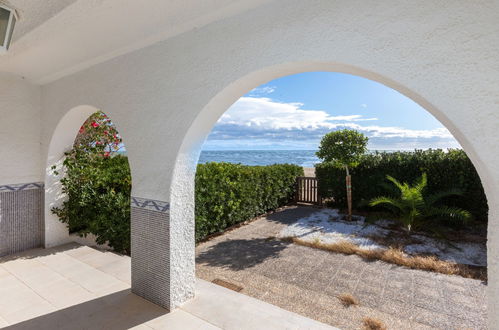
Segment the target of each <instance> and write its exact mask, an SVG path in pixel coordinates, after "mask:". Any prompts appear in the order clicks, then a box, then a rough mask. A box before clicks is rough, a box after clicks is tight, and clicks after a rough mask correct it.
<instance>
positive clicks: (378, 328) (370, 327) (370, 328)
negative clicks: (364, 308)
mask: <svg viewBox="0 0 499 330" xmlns="http://www.w3.org/2000/svg"><path fill="white" fill-rule="evenodd" d="M362 324H363V325H364V329H366V330H386V329H387V328H386V325H385V324H384V323H383V322H381V321H380V320H378V319H375V318H372V317H364V319H363V320H362Z"/></svg>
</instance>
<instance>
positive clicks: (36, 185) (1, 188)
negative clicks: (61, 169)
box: [0, 182, 44, 192]
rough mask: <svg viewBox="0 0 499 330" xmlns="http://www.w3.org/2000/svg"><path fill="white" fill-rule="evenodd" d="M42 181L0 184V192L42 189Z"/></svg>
mask: <svg viewBox="0 0 499 330" xmlns="http://www.w3.org/2000/svg"><path fill="white" fill-rule="evenodd" d="M43 186H44V184H43V182H32V183H17V184H9V185H0V192H5V191H22V190H30V189H43Z"/></svg>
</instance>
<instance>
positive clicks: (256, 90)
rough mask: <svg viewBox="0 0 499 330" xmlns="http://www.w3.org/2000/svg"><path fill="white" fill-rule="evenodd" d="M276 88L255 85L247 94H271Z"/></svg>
mask: <svg viewBox="0 0 499 330" xmlns="http://www.w3.org/2000/svg"><path fill="white" fill-rule="evenodd" d="M275 90H276V87H275V86H265V87H257V88H254V89H252V90H251V91H250V92H249V94H250V95H252V96H259V95H265V94H272V93H273V92H274V91H275Z"/></svg>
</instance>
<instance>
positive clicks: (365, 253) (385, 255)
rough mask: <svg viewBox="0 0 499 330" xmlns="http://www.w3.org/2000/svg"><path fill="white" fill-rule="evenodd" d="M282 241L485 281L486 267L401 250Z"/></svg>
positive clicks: (345, 242) (290, 240) (295, 239)
mask: <svg viewBox="0 0 499 330" xmlns="http://www.w3.org/2000/svg"><path fill="white" fill-rule="evenodd" d="M282 240H284V241H286V242H290V243H295V244H298V245H303V246H308V247H313V248H317V249H321V250H326V251H330V252H336V253H342V254H347V255H350V254H355V255H358V256H360V257H362V258H364V259H366V260H382V261H384V262H387V263H390V264H395V265H399V266H404V267H408V268H412V269H420V270H426V271H432V272H436V273H441V274H446V275H459V276H462V277H466V278H473V279H478V280H482V281H487V269H486V267H472V266H469V265H462V264H456V263H453V262H449V261H444V260H440V259H438V258H436V257H434V256H409V255H406V254H405V253H404V252H403V251H402V249H401V248H393V247H389V248H387V249H385V250H381V249H376V250H365V249H361V248H360V247H359V246H357V245H355V244H353V243H351V242H348V241H340V242H338V243H333V244H326V243H322V242H318V241H314V242H308V241H305V240H302V239H299V238H296V237H285V238H283V239H282Z"/></svg>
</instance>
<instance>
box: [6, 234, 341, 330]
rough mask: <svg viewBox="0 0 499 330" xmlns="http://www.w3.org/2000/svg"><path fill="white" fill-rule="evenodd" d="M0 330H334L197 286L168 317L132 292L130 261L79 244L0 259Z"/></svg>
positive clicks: (221, 290)
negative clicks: (194, 295)
mask: <svg viewBox="0 0 499 330" xmlns="http://www.w3.org/2000/svg"><path fill="white" fill-rule="evenodd" d="M0 326H2V327H8V328H11V329H129V328H134V329H166V328H168V329H263V328H265V329H332V328H331V327H329V326H326V325H324V324H322V323H319V322H316V321H313V320H310V319H307V318H305V317H302V316H299V315H297V314H294V313H291V312H288V311H285V310H283V309H281V308H279V307H276V306H273V305H270V304H267V303H265V302H262V301H259V300H256V299H253V298H251V297H247V296H245V295H242V294H238V293H236V292H234V291H231V290H228V289H225V288H223V287H220V286H217V285H215V284H212V283H209V282H206V281H203V280H199V279H198V280H197V283H196V297H195V298H194V299H192V300H190V301H189V302H187V303H186V304H184V305H183V306H181V307H180V308H178V309H176V310H175V311H173V312H171V313H167V311H166V310H165V309H163V308H160V307H158V306H156V305H154V304H152V303H150V302H148V301H146V300H144V299H142V298H140V297H138V296H136V295H134V294H133V293H131V292H130V258H129V257H126V256H120V255H117V254H114V253H111V252H103V251H99V250H96V249H93V248H91V247H87V246H81V245H77V244H68V245H64V246H61V247H58V248H52V249H34V250H29V251H26V252H24V253H21V254H17V255H14V256H11V257H8V258H2V259H0ZM9 326H10V327H9Z"/></svg>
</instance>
